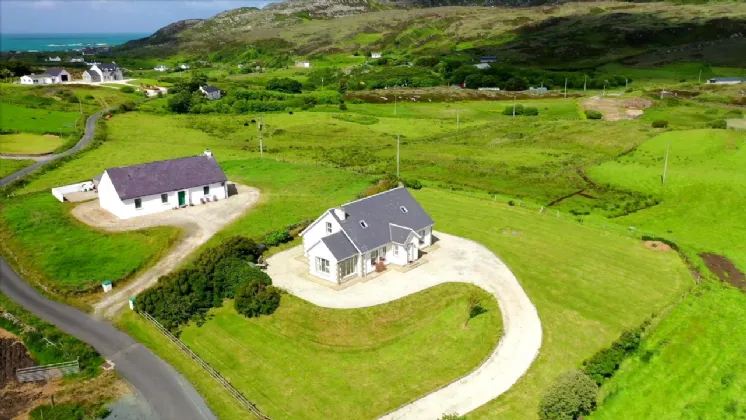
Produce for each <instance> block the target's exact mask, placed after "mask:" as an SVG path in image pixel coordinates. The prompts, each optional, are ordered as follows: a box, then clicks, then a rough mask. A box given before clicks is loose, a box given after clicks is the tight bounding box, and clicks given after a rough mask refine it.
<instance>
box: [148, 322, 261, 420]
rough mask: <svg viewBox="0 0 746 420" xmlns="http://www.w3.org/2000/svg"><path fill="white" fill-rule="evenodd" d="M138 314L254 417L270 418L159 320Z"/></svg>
mask: <svg viewBox="0 0 746 420" xmlns="http://www.w3.org/2000/svg"><path fill="white" fill-rule="evenodd" d="M137 313H138V314H140V315H142V316H143V318H145V319H146V320H147V321H149V322H150V323H151V324H153V325H154V326H155V327H156V328H157V329H158V331H160V332H161V333H162V334H163V335H164V336H165V337H166V338H168V340H169V341H171V342H172V343H174V344H175V345H176V347H178V348H179V350H181V351H182V352H183V353H184V354H186V355H187V356H189V358H190V359H192V360H194V361H195V362H197V364H198V365H200V366H201V367H202V368H203V369H204V370H205V371H206V372H207V373H209V374H210V376H212V377H213V379H215V381H217V382H218V383H219V384H220V385H221V386H222V387H223V388H225V390H226V391H228V393H229V394H231V396H233V398H235V399H236V401H238V403H239V404H241V405H242V406H244V407H245V408H246V409H247V410H248V411H249V412H250V413H251V414H253V415H254V416H255V417H256V418H258V419H260V420H271V419H270V418H269V417H268V416H267V415H266V414H264V413H262V411H261V410H259V408H258V407H257V406H256V405H254V403H252V402H251V401H249V399H248V398H246V396H244V395H243V394H242V393H241V391H239V390H238V389H236V388H235V387H234V386H233V385H232V384H231V383H230V382H229V381H228V380H227V379H225V378H224V377H223V375H221V374H220V373H219V372H218V371H217V370H215V369H214V368H213V367H212V366H210V365H209V364H208V363H207V362H205V361H204V360H202V358H201V357H199V356H198V355H197V354H196V353H195V352H193V351H192V349H190V348H189V347H188V346H187V345H186V344H184V343H183V342H182V341H181V340H179V338H178V337H176V336H175V335H173V334H172V333H171V332H170V331H168V330H167V329H166V328H165V327H164V326H163V325H161V323H160V322H158V321H157V320H156V319H155V318H153V317H152V316H151V315H150V314H149V313H147V312H145V311H138V312H137Z"/></svg>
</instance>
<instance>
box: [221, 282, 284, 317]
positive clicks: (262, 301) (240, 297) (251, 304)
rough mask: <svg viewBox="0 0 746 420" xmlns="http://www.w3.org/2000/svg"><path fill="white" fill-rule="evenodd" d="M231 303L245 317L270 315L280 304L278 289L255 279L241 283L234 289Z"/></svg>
mask: <svg viewBox="0 0 746 420" xmlns="http://www.w3.org/2000/svg"><path fill="white" fill-rule="evenodd" d="M233 305H234V307H235V308H236V311H237V312H238V313H240V314H242V315H244V316H246V317H247V318H253V317H257V316H260V315H271V314H272V313H274V312H275V311H276V310H277V308H278V307H279V306H280V289H278V288H276V287H274V286H267V285H266V284H265V283H264V282H261V281H256V280H253V281H248V282H245V283H242V284H241V285H240V286H239V287H238V290H236V300H235V301H234V302H233Z"/></svg>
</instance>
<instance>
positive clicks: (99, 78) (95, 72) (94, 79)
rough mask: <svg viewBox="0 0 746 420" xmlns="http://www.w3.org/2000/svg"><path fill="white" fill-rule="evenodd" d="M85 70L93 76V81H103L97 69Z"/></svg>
mask: <svg viewBox="0 0 746 420" xmlns="http://www.w3.org/2000/svg"><path fill="white" fill-rule="evenodd" d="M85 72H86V73H88V75H89V76H91V81H93V82H100V81H101V75H99V74H98V72H97V71H89V70H86V71H85Z"/></svg>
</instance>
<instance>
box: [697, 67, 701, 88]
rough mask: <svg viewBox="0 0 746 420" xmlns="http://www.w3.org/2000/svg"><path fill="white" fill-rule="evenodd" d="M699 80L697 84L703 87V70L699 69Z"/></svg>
mask: <svg viewBox="0 0 746 420" xmlns="http://www.w3.org/2000/svg"><path fill="white" fill-rule="evenodd" d="M697 80H698V82H697V83H699V84H700V85H701V84H702V69H699V77H698V78H697Z"/></svg>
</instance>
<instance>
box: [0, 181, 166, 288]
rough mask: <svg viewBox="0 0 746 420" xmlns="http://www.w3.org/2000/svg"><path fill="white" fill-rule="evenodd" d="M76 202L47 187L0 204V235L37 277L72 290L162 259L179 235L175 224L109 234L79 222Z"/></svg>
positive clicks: (120, 276)
mask: <svg viewBox="0 0 746 420" xmlns="http://www.w3.org/2000/svg"><path fill="white" fill-rule="evenodd" d="M70 209H71V204H63V203H60V202H59V201H57V200H56V199H55V198H54V197H53V196H52V195H51V194H50V193H48V192H42V193H38V194H30V195H25V196H21V197H16V198H10V199H5V200H4V201H3V202H2V203H0V222H2V223H1V224H0V238H1V239H2V242H3V244H4V246H3V248H2V250H3V252H6V251H9V253H10V254H12V256H13V257H14V258H16V259H17V261H18V263H19V264H20V265H21V266H22V267H23V268H24V269H25V270H27V271H29V272H31V273H38V276H31V277H32V278H34V277H36V278H34V280H38V281H40V282H43V283H44V285H45V286H49V287H51V288H52V289H53V290H56V291H59V292H62V293H68V292H80V291H85V290H89V289H91V288H96V287H98V286H99V284H100V283H101V282H102V281H104V280H113V281H116V280H122V279H125V278H127V277H129V276H131V275H132V274H133V273H135V272H136V271H138V270H139V269H141V268H143V267H145V266H147V265H148V264H150V263H152V262H154V261H157V260H158V258H160V256H161V255H162V253H163V252H164V251H165V250H167V249H168V247H169V246H170V245H171V243H173V241H174V240H175V239H176V238H177V236H178V231H177V230H176V229H174V228H170V227H160V228H154V229H146V230H140V231H133V232H123V233H104V232H101V231H96V230H93V229H91V228H90V227H88V226H86V225H83V224H82V223H80V222H78V221H77V220H76V219H75V218H74V217H73V216H72V215H70V214H69V211H70Z"/></svg>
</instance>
